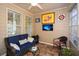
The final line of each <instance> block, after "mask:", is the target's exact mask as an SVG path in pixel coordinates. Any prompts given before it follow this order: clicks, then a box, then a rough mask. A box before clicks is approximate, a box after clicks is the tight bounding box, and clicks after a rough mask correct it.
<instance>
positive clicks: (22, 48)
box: [5, 34, 35, 56]
mask: <svg viewBox="0 0 79 59" xmlns="http://www.w3.org/2000/svg"><path fill="white" fill-rule="evenodd" d="M25 38H26V39H27V38H28V34H22V35H16V36H11V37H7V38H5V45H6V48H7V55H8V56H11V55H12V56H13V55H16V56H21V55H24V54H25V53H26V52H28V51H29V49H30V48H31V47H32V46H34V45H35V41H34V40H33V42H27V43H25V44H23V45H20V43H19V40H23V39H25ZM10 43H14V44H17V45H18V46H19V47H20V51H19V50H16V49H14V48H13V47H11V46H10Z"/></svg>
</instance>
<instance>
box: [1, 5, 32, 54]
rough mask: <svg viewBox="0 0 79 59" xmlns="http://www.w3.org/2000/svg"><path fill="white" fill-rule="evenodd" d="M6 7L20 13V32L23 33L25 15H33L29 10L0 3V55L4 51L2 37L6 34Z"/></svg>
mask: <svg viewBox="0 0 79 59" xmlns="http://www.w3.org/2000/svg"><path fill="white" fill-rule="evenodd" d="M8 9H9V10H13V11H16V12H18V13H20V14H21V34H23V33H25V21H24V19H25V16H33V15H32V14H31V13H30V12H28V11H26V10H24V9H22V8H20V7H18V6H16V5H14V4H0V55H1V54H3V53H5V52H6V49H5V45H4V38H5V37H6V36H7V22H8V21H7V19H8V18H7V17H8V16H7V11H8Z"/></svg>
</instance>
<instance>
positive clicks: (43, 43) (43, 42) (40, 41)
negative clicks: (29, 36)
mask: <svg viewBox="0 0 79 59" xmlns="http://www.w3.org/2000/svg"><path fill="white" fill-rule="evenodd" d="M39 43H43V44H46V45H51V46H53V44H51V43H47V42H43V41H39Z"/></svg>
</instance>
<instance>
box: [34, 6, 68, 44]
mask: <svg viewBox="0 0 79 59" xmlns="http://www.w3.org/2000/svg"><path fill="white" fill-rule="evenodd" d="M47 12H55V24H53V31H42V24H41V22H40V23H35V34H38V35H39V36H40V41H42V42H46V43H52V41H53V39H54V38H58V37H60V36H67V37H68V38H69V18H68V8H66V7H64V8H59V9H55V10H50V11H47ZM43 13H46V12H43ZM43 13H40V14H36V15H34V17H35V18H37V17H40V18H41V14H43ZM61 14H64V15H65V19H64V20H58V16H59V15H61Z"/></svg>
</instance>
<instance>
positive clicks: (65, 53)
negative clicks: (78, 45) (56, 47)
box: [61, 48, 74, 56]
mask: <svg viewBox="0 0 79 59" xmlns="http://www.w3.org/2000/svg"><path fill="white" fill-rule="evenodd" d="M61 52H62V56H73V55H74V53H73V51H72V49H68V48H62V50H61Z"/></svg>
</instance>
